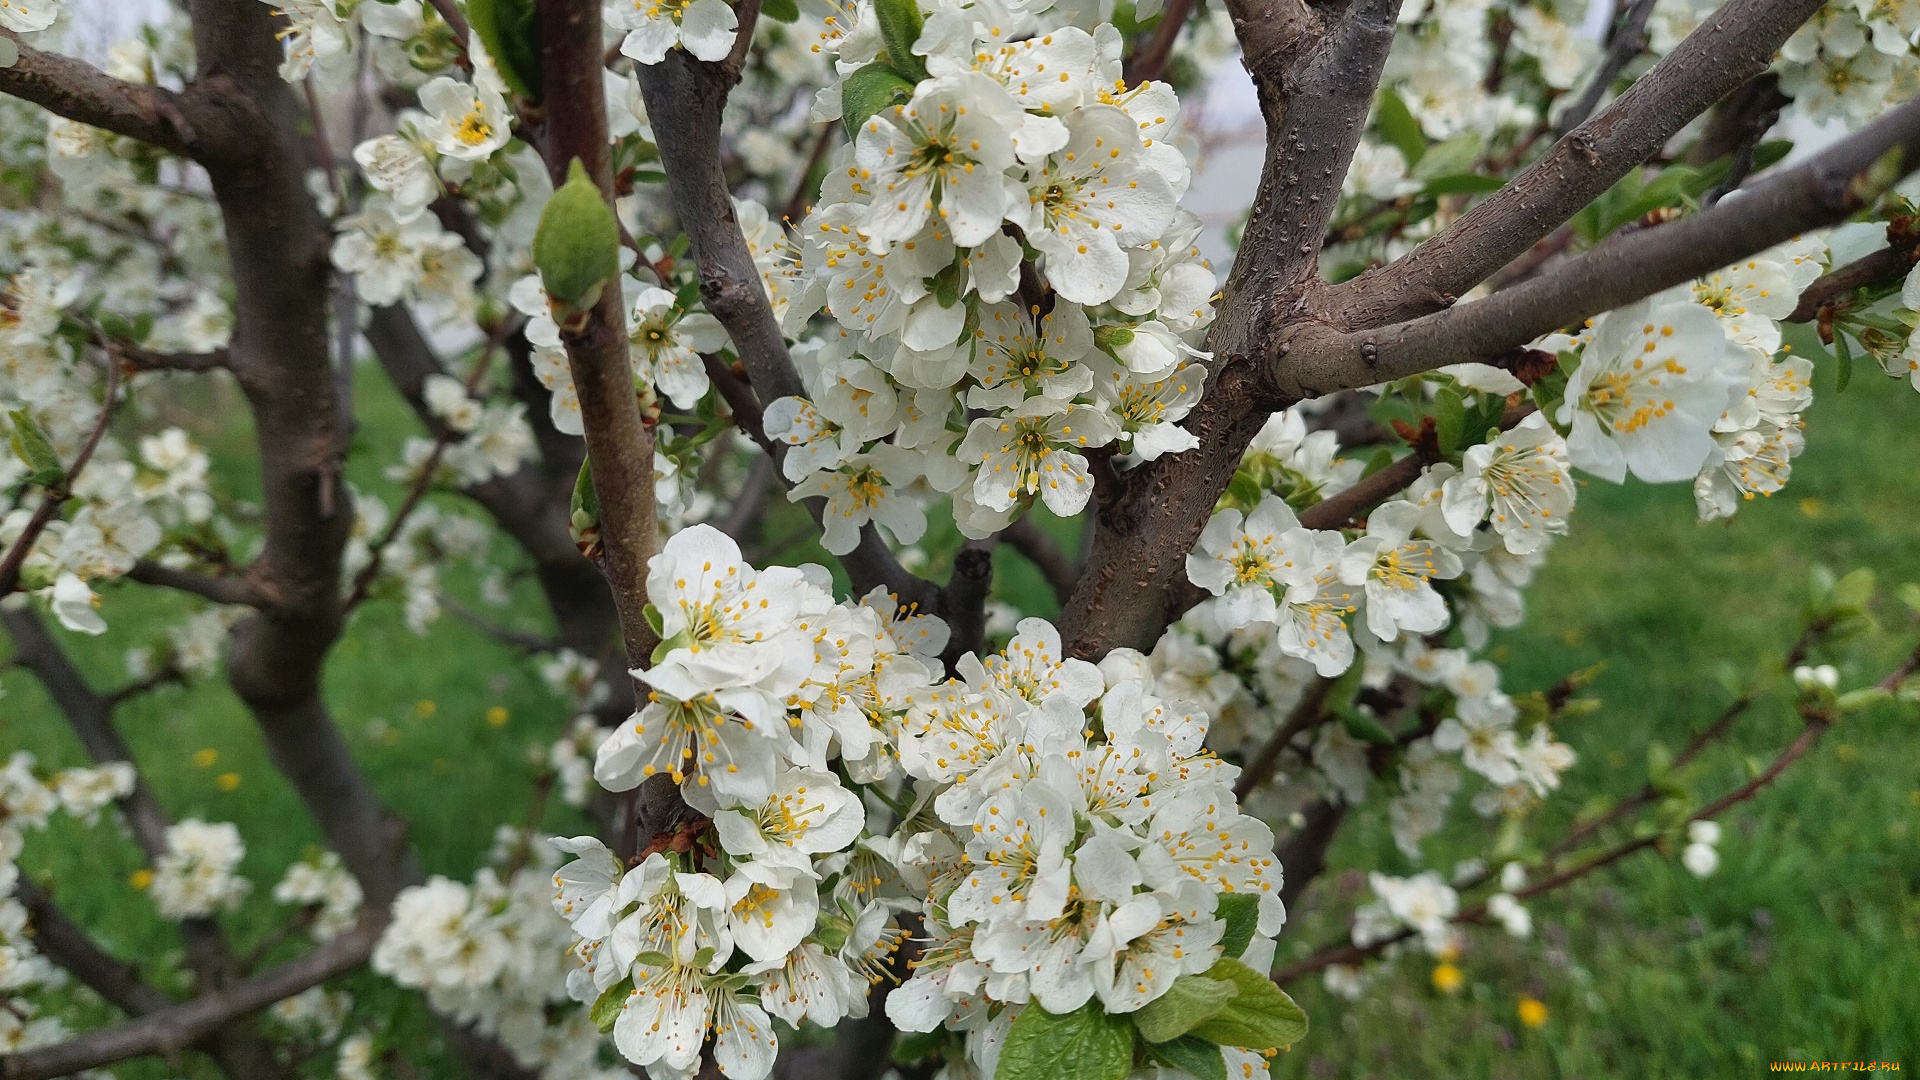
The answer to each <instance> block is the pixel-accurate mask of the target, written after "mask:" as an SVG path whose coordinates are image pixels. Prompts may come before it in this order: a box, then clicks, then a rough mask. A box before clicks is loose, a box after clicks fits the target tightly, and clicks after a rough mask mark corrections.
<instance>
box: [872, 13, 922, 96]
mask: <svg viewBox="0 0 1920 1080" xmlns="http://www.w3.org/2000/svg"><path fill="white" fill-rule="evenodd" d="M873 15H874V19H875V20H876V21H877V22H879V24H880V39H881V40H882V41H884V42H886V43H887V59H888V61H890V62H891V63H892V64H893V69H894V70H895V71H897V72H899V73H900V74H902V75H904V76H906V77H907V78H908V79H911V80H912V81H914V82H919V81H920V80H921V79H924V78H926V77H927V61H926V59H925V58H924V57H920V56H915V55H914V54H913V45H914V43H915V42H917V41H919V40H920V28H921V27H922V26H924V25H925V19H924V18H923V17H922V16H921V14H920V4H919V3H918V0H874V4H873Z"/></svg>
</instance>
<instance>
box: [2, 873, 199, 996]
mask: <svg viewBox="0 0 1920 1080" xmlns="http://www.w3.org/2000/svg"><path fill="white" fill-rule="evenodd" d="M13 896H14V899H16V900H18V901H20V906H22V907H24V908H26V909H27V925H29V926H31V927H32V928H33V944H34V947H35V948H37V949H39V950H40V952H41V954H42V955H44V956H46V957H47V959H49V960H52V961H53V962H54V963H56V964H58V965H60V966H61V967H62V968H64V969H65V970H66V971H67V972H68V973H70V974H71V975H72V976H73V977H74V978H76V979H79V980H80V981H81V983H83V984H84V985H85V986H86V987H87V988H88V989H90V990H92V991H93V992H94V993H96V994H99V995H100V996H101V997H102V998H105V999H106V1001H107V1004H109V1005H112V1006H114V1007H115V1008H117V1009H120V1010H121V1011H122V1012H125V1013H128V1014H130V1015H133V1016H141V1015H144V1014H146V1013H151V1012H158V1011H159V1010H161V1009H164V1008H166V1007H167V1006H169V1005H172V1004H173V999H172V998H170V997H168V996H167V995H166V994H165V993H164V992H162V991H161V990H160V989H159V988H157V987H155V986H154V985H153V984H152V983H150V982H148V981H147V980H145V979H143V978H141V977H140V969H139V967H138V966H136V965H134V964H129V963H126V962H125V961H122V960H118V959H115V958H114V957H113V956H111V955H109V954H108V953H107V952H106V951H105V950H103V949H101V948H100V946H99V945H97V944H95V943H94V940H93V938H92V937H90V936H89V935H88V934H87V932H86V931H85V930H83V929H81V927H80V924H79V923H76V922H74V921H73V919H72V918H71V917H70V916H68V915H67V913H66V912H64V911H62V910H60V906H59V905H58V904H55V903H54V902H53V896H52V895H51V894H49V893H48V892H47V891H46V890H45V889H43V888H41V887H40V886H38V885H36V884H34V883H33V882H31V881H28V880H27V879H25V878H21V879H20V882H19V883H18V884H17V885H15V886H14V889H13Z"/></svg>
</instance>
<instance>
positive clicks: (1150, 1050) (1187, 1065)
mask: <svg viewBox="0 0 1920 1080" xmlns="http://www.w3.org/2000/svg"><path fill="white" fill-rule="evenodd" d="M1147 1054H1148V1056H1150V1057H1152V1058H1154V1059H1155V1060H1157V1061H1159V1062H1160V1063H1161V1064H1163V1065H1170V1066H1172V1067H1173V1068H1176V1069H1179V1070H1180V1071H1181V1072H1183V1073H1186V1074H1187V1075H1188V1076H1191V1077H1194V1078H1195V1080H1227V1059H1226V1057H1225V1056H1223V1055H1222V1054H1221V1053H1220V1048H1219V1047H1218V1046H1215V1045H1214V1044H1212V1043H1210V1042H1208V1041H1206V1040H1205V1039H1196V1038H1194V1037H1193V1036H1191V1035H1183V1036H1181V1037H1180V1038H1178V1039H1175V1040H1173V1041H1172V1042H1165V1043H1161V1044H1159V1045H1157V1046H1149V1047H1147Z"/></svg>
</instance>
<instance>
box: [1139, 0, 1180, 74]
mask: <svg viewBox="0 0 1920 1080" xmlns="http://www.w3.org/2000/svg"><path fill="white" fill-rule="evenodd" d="M1193 5H1194V0H1168V3H1167V6H1166V7H1165V8H1163V9H1162V10H1161V12H1160V23H1159V25H1157V26H1155V27H1154V28H1153V36H1152V37H1150V38H1148V39H1147V41H1146V43H1145V44H1144V45H1142V46H1141V47H1140V49H1139V51H1137V52H1135V53H1134V54H1133V55H1132V56H1130V57H1128V58H1127V81H1128V82H1129V83H1132V84H1134V85H1136V86H1137V85H1139V84H1141V83H1144V82H1148V81H1151V80H1153V79H1157V78H1159V77H1160V76H1161V75H1163V74H1165V73H1166V70H1167V61H1168V60H1170V59H1172V58H1173V46H1174V45H1175V43H1177V42H1178V41H1179V40H1180V31H1181V30H1183V29H1185V28H1186V25H1187V17H1188V16H1189V15H1192V14H1193Z"/></svg>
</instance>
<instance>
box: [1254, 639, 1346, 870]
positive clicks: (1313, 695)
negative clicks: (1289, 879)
mask: <svg viewBox="0 0 1920 1080" xmlns="http://www.w3.org/2000/svg"><path fill="white" fill-rule="evenodd" d="M1333 684H1334V680H1333V679H1329V678H1325V677H1316V678H1315V679H1314V680H1313V682H1312V683H1310V684H1309V685H1308V686H1307V689H1306V692H1305V693H1302V694H1301V695H1300V700H1299V701H1297V702H1294V705H1293V710H1292V711H1291V712H1289V713H1287V718H1286V719H1285V720H1284V721H1282V722H1281V724H1280V726H1279V727H1278V728H1275V729H1274V732H1273V734H1272V735H1271V736H1270V737H1269V738H1268V739H1267V741H1266V742H1265V743H1263V744H1261V746H1260V749H1259V750H1258V751H1256V752H1255V753H1254V755H1253V757H1251V758H1249V759H1248V760H1247V765H1246V768H1244V769H1242V770H1241V772H1240V779H1239V780H1237V781H1235V782H1234V785H1233V796H1234V798H1236V799H1239V800H1241V801H1242V802H1244V801H1246V798H1247V796H1249V795H1252V794H1253V793H1254V792H1255V791H1256V790H1258V789H1259V787H1260V785H1261V784H1264V783H1266V782H1267V778H1268V777H1270V776H1272V775H1273V771H1274V769H1275V768H1277V767H1278V766H1279V764H1280V755H1282V754H1284V753H1286V750H1287V744H1289V743H1291V742H1293V739H1294V736H1296V735H1298V734H1300V733H1301V732H1303V731H1306V730H1307V729H1309V728H1311V727H1313V726H1314V725H1316V724H1318V723H1319V722H1320V721H1321V719H1322V718H1323V717H1324V715H1325V713H1324V710H1325V708H1326V704H1327V695H1328V694H1329V693H1331V692H1332V691H1333ZM1282 865H1283V866H1284V865H1285V864H1282Z"/></svg>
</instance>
